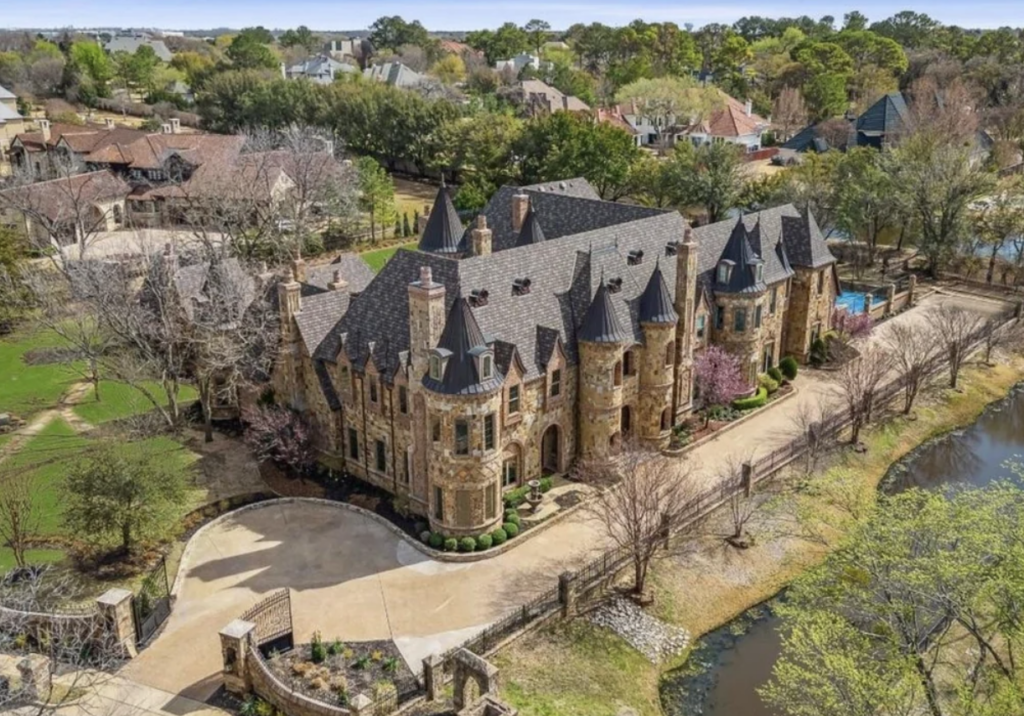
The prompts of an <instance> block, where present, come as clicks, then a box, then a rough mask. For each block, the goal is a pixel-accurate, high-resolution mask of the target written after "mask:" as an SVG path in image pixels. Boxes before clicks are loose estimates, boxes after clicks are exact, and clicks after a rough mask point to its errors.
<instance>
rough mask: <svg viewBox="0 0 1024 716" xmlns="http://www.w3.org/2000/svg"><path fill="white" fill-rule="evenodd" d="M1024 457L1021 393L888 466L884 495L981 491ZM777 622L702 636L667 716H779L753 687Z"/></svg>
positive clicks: (766, 611)
mask: <svg viewBox="0 0 1024 716" xmlns="http://www.w3.org/2000/svg"><path fill="white" fill-rule="evenodd" d="M1021 454H1024V387H1022V386H1018V387H1017V388H1016V389H1015V390H1014V391H1013V393H1011V395H1010V396H1008V397H1007V398H1006V399H1004V400H1001V401H999V402H997V403H995V404H994V405H992V406H991V407H989V408H988V409H987V410H986V411H985V412H984V413H982V415H981V417H979V418H978V420H977V421H976V422H975V423H974V424H973V425H971V426H970V427H967V428H964V429H962V430H957V431H954V432H952V433H950V434H948V435H946V436H944V437H942V438H940V439H938V440H934V441H932V442H929V443H926V444H924V445H922V446H921V447H920V448H918V449H917V450H915V451H914V452H912V453H911V454H910V455H908V456H907V457H906V458H905V459H904V460H902V461H900V462H899V463H896V464H895V465H893V467H892V468H890V470H889V473H888V474H887V475H886V476H885V479H884V480H883V482H882V489H883V490H884V491H886V492H888V493H894V492H899V491H901V490H905V489H908V488H910V487H923V488H940V487H943V486H947V485H963V484H967V485H975V486H979V487H982V486H985V485H987V484H989V483H991V482H993V481H996V480H1001V479H1006V478H1007V477H1009V470H1008V469H1007V468H1006V462H1007V461H1008V460H1012V459H1014V458H1015V457H1016V456H1018V455H1021ZM779 621H780V620H779V619H778V618H777V617H776V616H774V615H773V614H772V613H771V609H770V607H768V606H765V605H761V606H758V607H755V608H754V609H752V610H751V611H749V612H747V613H746V614H744V615H743V616H741V617H739V618H738V619H737V620H736V621H734V622H733V623H730V624H727V625H725V626H724V627H722V628H720V629H716V630H715V631H713V632H711V633H710V634H708V635H706V636H705V637H703V638H702V639H701V640H700V641H699V642H698V643H697V644H696V645H695V648H694V652H693V655H692V656H691V663H690V665H689V666H690V667H691V669H692V667H693V666H695V665H696V666H698V667H702V668H698V669H696V670H694V671H689V672H688V671H686V667H684V669H683V670H680V672H679V673H678V674H671V673H670V674H668V675H667V676H666V678H665V680H664V681H663V683H662V686H661V696H662V704H663V706H664V709H665V713H666V714H668V716H694V715H695V714H702V715H703V716H778V714H777V712H775V711H772V710H771V709H769V708H768V707H767V706H765V705H764V704H763V703H762V702H761V699H760V697H759V696H758V695H757V688H758V687H759V686H761V685H763V684H764V683H765V682H766V681H767V680H768V677H769V676H771V671H772V665H773V664H774V663H775V660H776V659H777V658H778V656H779V650H780V647H781V642H780V638H779V634H778V627H779Z"/></svg>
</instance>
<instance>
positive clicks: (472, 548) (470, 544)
mask: <svg viewBox="0 0 1024 716" xmlns="http://www.w3.org/2000/svg"><path fill="white" fill-rule="evenodd" d="M459 551H460V552H476V537H463V538H462V539H460V540H459Z"/></svg>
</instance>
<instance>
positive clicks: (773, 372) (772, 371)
mask: <svg viewBox="0 0 1024 716" xmlns="http://www.w3.org/2000/svg"><path fill="white" fill-rule="evenodd" d="M768 376H769V377H770V378H771V379H772V380H774V381H775V382H776V383H781V382H782V371H781V370H779V367H778V366H777V365H773V366H772V367H771V368H769V369H768Z"/></svg>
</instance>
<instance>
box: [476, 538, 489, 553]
mask: <svg viewBox="0 0 1024 716" xmlns="http://www.w3.org/2000/svg"><path fill="white" fill-rule="evenodd" d="M491 541H492V540H491V536H490V535H488V534H482V535H480V536H479V537H477V538H476V549H477V551H478V552H483V551H484V550H485V549H490V548H491Z"/></svg>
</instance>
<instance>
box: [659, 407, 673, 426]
mask: <svg viewBox="0 0 1024 716" xmlns="http://www.w3.org/2000/svg"><path fill="white" fill-rule="evenodd" d="M671 428H672V408H665V409H664V410H662V411H661V429H662V431H665V430H671Z"/></svg>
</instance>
